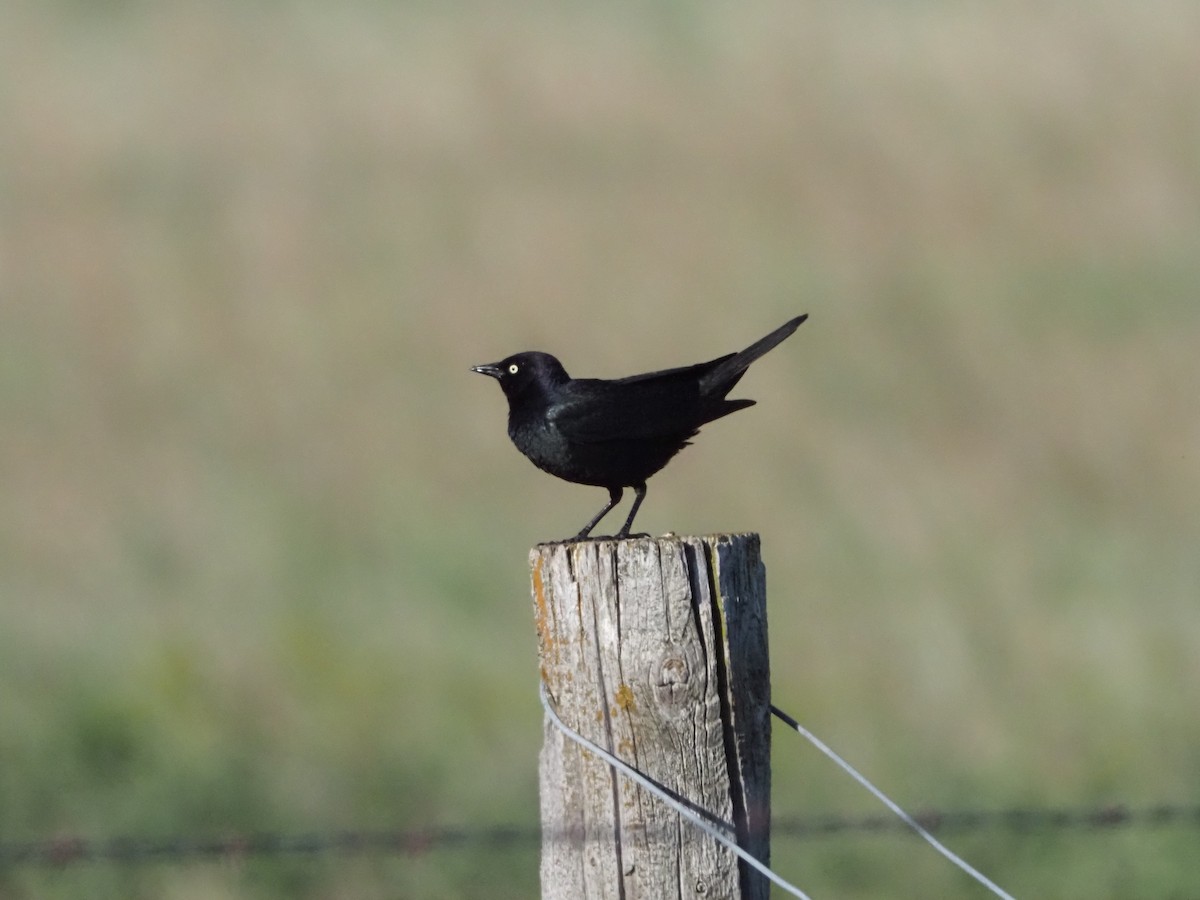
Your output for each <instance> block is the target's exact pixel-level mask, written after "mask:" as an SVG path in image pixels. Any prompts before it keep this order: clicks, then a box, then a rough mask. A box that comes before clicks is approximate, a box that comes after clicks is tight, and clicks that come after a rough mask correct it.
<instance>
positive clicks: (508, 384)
mask: <svg viewBox="0 0 1200 900" xmlns="http://www.w3.org/2000/svg"><path fill="white" fill-rule="evenodd" d="M471 371H472V372H478V373H479V374H480V375H490V376H491V377H492V378H495V379H496V380H497V381H498V382H500V387H501V389H502V390H503V391H504V396H505V397H507V398H508V399H509V400H510V401H511V400H513V399H514V398H516V397H520V396H522V395H525V394H526V393H528V392H530V391H534V392H538V393H542V392H547V391H549V390H550V389H552V388H554V387H555V386H557V385H560V384H563V383H565V382H567V381H570V380H571V376H569V375H568V374H567V371H566V369H564V368H563V367H562V363H560V362H559V361H558V360H557V359H555V358H554V357H553V356H551V355H550V354H549V353H538V352H536V351H530V352H527V353H517V354H515V355H513V356H510V357H508V358H507V359H502V360H500V362H497V363H487V364H486V365H482V366H472V367H471Z"/></svg>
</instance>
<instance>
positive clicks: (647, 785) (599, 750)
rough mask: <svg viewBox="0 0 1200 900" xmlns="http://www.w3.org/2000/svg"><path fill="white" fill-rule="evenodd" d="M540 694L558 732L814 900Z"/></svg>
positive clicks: (787, 887)
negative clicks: (570, 721) (578, 727)
mask: <svg viewBox="0 0 1200 900" xmlns="http://www.w3.org/2000/svg"><path fill="white" fill-rule="evenodd" d="M539 693H540V695H541V698H542V707H543V708H544V709H545V710H546V715H548V716H549V717H550V721H552V722H553V723H554V724H555V725H557V726H558V729H559V730H560V731H561V732H562V733H563V734H565V735H566V736H567V737H569V738H570V739H571V740H573V741H574V742H575V743H577V744H580V745H581V746H583V747H586V748H587V749H588V750H590V751H591V752H592V753H594V754H596V755H597V756H599V757H600V758H601V759H603V760H604V761H605V762H606V763H608V764H609V765H610V766H612V767H613V768H615V769H617V770H618V771H619V772H620V773H621V774H622V775H624V776H625V777H627V778H630V779H632V780H633V781H635V782H637V784H639V785H640V786H641V787H642V788H643V789H644V790H647V791H649V792H650V793H651V794H654V795H655V796H656V797H658V798H659V799H660V800H662V801H663V802H664V803H666V804H667V805H668V806H670V807H671V808H672V809H674V810H675V812H677V813H679V814H680V815H681V816H683V817H684V818H685V819H687V820H688V821H689V822H691V823H692V824H693V825H695V826H696V827H697V828H699V829H700V830H701V831H703V832H705V833H706V834H708V835H709V836H710V837H712V838H714V839H716V840H717V841H718V842H719V843H721V844H723V845H724V846H726V847H728V848H729V849H730V850H732V851H733V852H734V853H736V854H737V855H738V856H740V857H741V858H742V859H744V860H745V861H746V862H747V863H749V864H750V865H751V866H753V867H754V868H755V869H757V870H758V871H759V872H761V873H762V874H763V875H765V876H766V877H767V878H769V879H770V880H771V881H773V882H774V883H775V884H777V885H779V886H780V887H781V888H783V889H784V890H785V891H787V892H788V893H789V894H791V895H792V896H793V897H799V898H801V900H811V898H810V897H809V896H808V894H806V893H804V891H802V890H800V888H798V887H796V886H795V885H794V884H790V883H789V882H787V881H785V880H784V879H783V878H781V877H780V876H778V875H776V874H775V873H774V872H772V871H771V870H770V869H769V868H768V867H767V866H766V865H764V864H763V863H761V862H759V860H757V859H756V858H755V857H754V856H752V855H751V854H749V853H747V852H746V851H745V850H743V849H742V848H741V847H739V846H738V845H737V842H736V841H734V840H733V839H731V838H730V837H728V836H727V835H724V834H722V833H721V832H720V831H719V830H718V829H716V828H714V827H713V826H712V825H711V824H709V823H708V822H706V821H705V820H704V819H703V818H702V817H701V816H700V815H698V814H697V813H696V812H695V811H694V810H692V809H689V808H688V806H687V805H686V804H684V803H681V802H680V801H679V800H677V799H675V798H674V797H672V796H670V795H669V794H666V793H664V792H663V790H662V788H660V787H659V786H658V785H656V784H655V783H654V782H653V781H651V780H650V779H649V778H647V777H646V776H645V775H643V774H642V773H641V772H639V771H638V770H637V769H635V768H633V766H631V765H629V764H628V763H626V762H625V761H624V760H621V759H619V758H618V757H616V756H613V755H612V754H611V753H609V752H608V751H607V750H605V749H604V748H603V747H601V746H600V745H598V744H596V743H594V742H592V741H589V740H588V739H587V738H585V737H584V736H583V735H582V734H580V733H579V732H578V731H575V730H574V729H572V728H571V727H570V726H569V725H567V723H566V722H564V721H563V720H562V719H560V718H559V717H558V712H557V710H555V709H554V706H553V705H552V704H551V703H550V696H549V694H548V693H547V692H546V683H545V682H542V684H541V690H540V691H539Z"/></svg>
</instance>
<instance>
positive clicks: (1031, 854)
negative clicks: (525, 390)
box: [0, 0, 1200, 900]
mask: <svg viewBox="0 0 1200 900" xmlns="http://www.w3.org/2000/svg"><path fill="white" fill-rule="evenodd" d="M1197 46H1200V6H1197V5H1196V4H1195V3H1194V2H1190V0H1143V2H1133V0H1102V2H1099V3H1093V4H1088V5H1086V6H1085V5H1080V4H1076V3H1067V2H1057V0H1051V2H1043V3H1023V2H1008V3H1000V4H968V5H961V4H946V3H939V2H928V3H884V2H866V0H863V2H857V0H856V2H850V3H844V4H836V5H835V4H823V5H822V4H817V5H812V4H808V5H798V4H795V3H791V2H762V3H754V4H747V5H739V6H731V5H725V4H709V3H701V4H682V3H671V2H668V3H659V4H645V3H626V4H615V5H613V4H588V3H577V4H541V3H532V4H523V5H520V6H516V5H502V4H496V3H488V2H477V3H463V4H447V5H436V4H421V3H413V4H381V3H375V2H366V0H351V2H349V3H344V4H340V5H334V4H328V3H311V2H296V0H279V2H271V3H266V2H261V3H253V2H249V3H233V2H230V0H223V2H222V0H218V2H215V3H208V4H198V3H183V2H170V3H160V4H150V3H136V2H108V3H91V2H32V0H14V2H10V3H6V4H5V5H4V6H3V8H2V9H0V120H2V121H3V128H2V130H0V229H2V231H0V491H2V498H3V501H2V504H0V839H4V840H21V839H30V838H35V837H39V836H46V835H53V834H61V833H84V834H87V835H95V836H107V835H114V834H125V833H133V834H148V835H163V834H171V833H176V832H188V833H204V834H213V833H216V834H222V833H228V832H238V831H247V830H252V829H255V828H265V829H281V830H286V831H301V830H307V829H324V828H329V827H391V826H397V827H403V826H419V825H423V824H430V825H439V824H445V825H453V824H466V825H482V824H487V823H490V822H534V821H536V816H537V813H536V750H537V747H538V746H539V744H540V727H539V723H540V711H539V708H538V706H537V700H536V693H535V689H536V688H535V686H536V664H535V643H534V635H533V627H532V617H531V614H530V609H529V602H528V599H527V580H526V579H527V575H526V568H525V565H526V564H525V554H526V551H527V549H528V547H529V546H530V545H531V544H532V543H534V542H536V541H538V540H541V539H547V538H552V537H557V536H561V535H565V534H568V533H572V532H573V531H574V529H577V528H578V527H579V525H580V524H581V523H582V522H583V521H584V520H585V519H586V517H587V516H588V515H590V514H591V513H592V512H593V511H594V509H595V508H598V506H599V504H600V503H601V502H602V500H603V492H602V491H599V490H597V489H592V488H582V487H577V486H570V485H567V484H565V483H561V482H557V481H556V480H554V479H551V478H548V477H546V476H544V475H542V474H540V473H538V472H537V471H535V470H534V469H533V468H532V467H531V466H530V465H529V464H528V463H527V462H526V461H525V460H523V459H522V458H521V457H520V456H519V455H518V454H517V452H516V451H515V450H514V449H513V448H512V447H511V446H510V445H509V444H508V441H507V438H506V436H505V434H504V405H503V401H502V398H501V396H500V393H499V392H498V391H497V390H496V387H495V385H494V384H491V383H489V382H485V381H484V380H483V379H481V378H478V376H474V375H471V374H470V373H469V372H468V371H467V367H468V366H469V365H470V364H472V363H476V362H483V361H489V360H492V359H496V358H499V357H501V356H504V355H506V354H508V353H510V352H513V351H516V350H520V349H531V348H538V349H545V350H549V351H551V352H554V353H556V354H558V355H560V356H561V357H562V358H563V359H564V360H565V361H566V362H567V365H568V368H569V370H570V371H572V373H574V374H578V375H594V376H615V375H621V374H627V373H630V372H634V371H645V370H648V369H651V368H658V367H665V366H671V365H677V364H683V363H689V362H694V361H697V360H700V359H705V358H709V357H712V356H716V355H718V354H721V353H724V352H728V351H731V350H734V349H737V348H740V347H742V346H745V345H746V344H747V343H749V342H750V341H751V340H753V339H755V338H757V337H759V336H761V335H762V334H765V333H766V332H767V331H768V330H769V329H771V328H773V327H774V326H776V325H778V324H779V323H780V322H782V321H783V320H784V319H786V318H787V317H789V316H791V315H794V314H796V313H798V312H805V311H806V312H809V313H810V314H811V316H812V319H811V321H810V322H809V323H808V324H806V325H805V326H804V327H803V328H802V329H801V331H800V332H798V333H797V335H796V336H795V337H794V338H793V339H792V340H790V341H789V342H788V343H787V344H785V345H784V346H783V347H782V348H780V349H779V350H778V351H776V352H775V353H774V354H772V356H771V357H770V358H769V359H768V360H766V361H764V362H763V363H762V364H760V365H759V366H758V367H756V368H755V369H754V371H753V372H752V373H751V375H750V376H749V377H748V378H747V379H746V380H745V382H744V390H743V393H742V395H743V396H752V397H754V398H756V399H757V400H758V401H759V404H760V405H759V406H758V407H756V408H755V409H754V410H751V411H749V412H746V413H742V414H741V415H739V416H738V417H736V418H735V419H730V420H727V421H725V422H721V423H717V424H715V425H713V426H711V427H710V428H708V429H707V430H706V432H705V434H704V435H703V436H702V438H701V439H700V440H699V442H698V446H697V447H695V448H693V449H691V450H688V451H687V452H686V453H684V454H683V455H682V456H681V457H680V458H679V459H678V460H676V462H675V463H673V465H672V466H671V467H670V469H669V470H667V471H665V472H664V473H662V474H661V475H659V476H658V477H656V478H655V479H654V481H653V482H652V484H651V488H652V489H651V492H650V499H649V502H648V503H647V505H646V508H645V510H644V511H643V513H642V514H641V518H640V519H639V524H640V525H641V526H642V527H644V528H646V529H647V530H651V531H665V530H668V529H670V530H675V531H680V532H695V533H702V532H709V531H721V530H739V529H753V530H758V531H760V532H761V533H762V535H763V548H764V549H763V552H764V557H765V559H766V562H767V566H768V570H769V578H770V585H771V616H772V621H771V637H772V653H773V670H774V685H775V688H774V689H775V697H776V701H777V702H778V703H779V704H780V705H781V706H783V707H784V708H785V709H787V710H789V711H790V712H793V713H794V714H796V715H798V716H799V717H800V718H801V719H802V720H804V721H805V722H806V723H807V724H809V725H810V726H811V727H813V728H814V729H815V730H816V731H817V732H818V733H820V734H821V735H822V736H824V737H825V738H826V739H827V740H829V741H830V743H832V744H833V745H834V746H835V747H837V748H839V749H840V750H841V751H843V752H844V753H845V754H846V755H847V756H848V757H850V758H851V759H852V760H854V761H855V762H856V763H857V764H860V765H861V766H862V768H863V770H864V771H865V772H866V773H868V774H869V775H870V776H872V777H874V778H877V779H878V780H879V782H880V783H881V784H882V785H883V786H884V787H885V789H888V790H890V791H891V792H892V793H893V795H894V796H895V797H896V798H897V799H898V800H900V801H901V802H902V803H905V804H908V805H909V806H911V807H913V808H924V807H953V806H985V807H990V806H1010V805H1020V804H1029V805H1039V804H1059V803H1061V804H1083V805H1087V804H1093V803H1104V802H1113V801H1124V802H1130V803H1134V804H1137V803H1141V802H1147V803H1148V802H1156V801H1172V802H1194V801H1196V800H1197V798H1198V797H1200V716H1197V715H1196V710H1197V709H1200V618H1198V614H1197V612H1198V611H1197V600H1198V599H1200V553H1198V552H1197V548H1198V544H1200V465H1198V464H1197V462H1198V461H1197V456H1196V452H1197V442H1198V439H1200V341H1198V339H1200V54H1197V53H1196V47H1197ZM775 756H776V760H775V784H776V790H775V807H776V813H777V814H778V815H784V814H788V813H794V814H805V813H811V812H819V811H824V810H868V809H872V808H873V807H872V805H871V803H870V802H869V800H868V799H867V798H866V797H864V796H862V795H861V794H860V793H859V792H857V791H856V790H854V789H852V788H851V787H850V786H849V785H848V784H847V783H845V782H844V781H843V779H842V778H841V777H840V776H839V775H838V774H837V773H836V772H834V771H833V770H832V769H831V768H830V766H829V765H828V763H825V762H823V761H822V760H821V759H818V758H817V757H816V755H815V754H814V753H813V752H811V751H809V750H806V749H805V748H804V747H802V746H800V744H799V742H798V741H797V740H793V739H789V738H788V736H787V735H786V734H784V733H783V732H779V733H777V736H776V754H775ZM955 846H956V847H957V848H958V849H960V850H961V851H962V852H963V853H964V854H965V855H966V856H967V857H968V858H969V859H971V860H972V861H973V862H974V863H976V864H977V865H978V866H979V867H980V868H982V869H983V870H984V871H986V872H987V873H988V874H989V875H991V876H992V877H994V878H995V879H996V880H997V881H999V882H1000V883H1001V884H1003V885H1004V886H1005V887H1006V888H1007V889H1008V890H1010V891H1012V892H1013V893H1014V894H1016V895H1018V896H1042V897H1069V898H1075V897H1078V898H1084V897H1086V898H1105V897H1111V898H1135V897H1194V896H1197V895H1200V870H1198V869H1197V867H1196V866H1195V863H1194V852H1195V832H1194V831H1186V830H1185V831H1182V832H1177V831H1171V830H1164V831H1129V832H1120V833H1111V834H1086V835H1068V834H1063V835H1049V836H1048V835H1044V834H1039V835H1032V836H1026V837H1018V836H1011V835H1002V834H997V833H990V834H981V835H977V836H969V837H964V838H961V839H959V840H956V841H955ZM774 849H775V861H776V863H777V865H778V866H779V868H780V869H781V870H782V871H783V872H784V874H786V875H787V876H788V877H790V878H792V879H794V880H795V881H797V882H798V883H799V884H801V885H802V886H804V888H805V889H806V890H808V891H810V892H811V893H812V894H813V895H814V896H818V897H820V896H827V897H840V898H858V897H862V898H867V897H881V896H887V897H929V896H967V895H968V894H971V893H972V891H973V890H974V889H973V888H970V887H968V886H967V885H965V884H964V882H963V880H962V879H961V877H960V876H958V875H956V874H954V873H953V871H952V870H950V869H949V867H948V866H946V865H945V864H944V863H942V862H941V861H939V860H937V859H936V858H934V857H933V855H932V854H930V853H927V852H926V851H924V850H921V849H919V848H918V846H917V845H916V844H914V843H912V842H911V841H910V840H907V839H903V838H874V839H858V840H838V841H820V842H808V843H799V842H797V841H794V840H793V841H788V840H785V839H782V838H780V839H777V840H776V841H775V848H774ZM536 859H537V857H536V848H530V849H529V851H528V852H525V853H503V854H501V853H494V852H488V851H483V850H479V849H478V848H474V849H470V850H466V851H446V852H440V853H431V854H429V855H427V856H424V857H422V858H420V859H415V860H414V859H385V860H359V861H345V860H325V861H317V862H312V861H304V862H286V863H279V862H267V863H255V862H249V863H246V864H243V865H232V864H221V865H215V864H213V865H208V864H195V865H189V866H181V867H153V868H150V867H147V868H144V869H122V868H119V867H108V866H91V867H79V868H74V869H68V870H66V871H63V872H37V871H32V870H17V871H9V872H0V897H4V898H27V897H63V898H66V897H89V898H104V897H113V898H117V897H120V898H131V897H132V898H137V897H147V898H149V897H156V898H158V897H162V898H181V900H182V898H199V897H204V898H212V897H230V898H275V897H299V898H335V897H337V898H342V897H344V898H349V897H354V898H372V897H379V898H384V897H423V898H440V897H446V898H452V897H514V898H516V897H529V896H533V895H535V894H536V891H537V865H536Z"/></svg>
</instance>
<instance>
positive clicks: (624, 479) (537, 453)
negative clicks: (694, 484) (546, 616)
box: [472, 315, 808, 539]
mask: <svg viewBox="0 0 1200 900" xmlns="http://www.w3.org/2000/svg"><path fill="white" fill-rule="evenodd" d="M807 318H808V316H807V315H803V316H797V317H796V318H794V319H792V320H790V321H788V322H786V323H785V324H783V325H781V326H780V327H779V328H777V329H775V330H774V331H772V332H771V333H770V334H768V335H767V336H766V337H764V338H762V339H761V340H759V341H756V342H755V343H754V344H751V345H750V346H749V347H747V348H746V349H745V350H742V351H741V352H740V353H730V354H728V355H726V356H721V357H718V358H717V359H713V360H710V361H708V362H703V363H698V364H696V365H693V366H683V367H681V368H678V369H666V370H663V371H661V372H647V373H646V374H644V375H631V376H629V377H628V378H617V379H612V380H603V379H598V378H571V377H570V376H569V375H568V374H567V372H566V370H565V369H564V368H563V367H562V364H561V363H560V362H559V361H558V360H557V359H555V358H554V357H553V356H551V355H550V354H548V353H539V352H536V351H530V352H525V353H517V354H515V355H514V356H510V357H508V358H507V359H503V360H501V361H500V362H498V363H489V364H487V365H482V366H475V367H473V369H472V371H475V372H479V373H480V374H482V375H490V376H491V377H493V378H495V379H496V380H497V381H499V382H500V387H501V388H502V389H503V390H504V395H505V397H507V398H508V435H509V437H510V438H512V442H513V443H514V444H516V446H517V449H518V450H520V451H521V452H522V453H524V454H525V455H526V456H527V457H529V459H530V460H531V461H532V462H533V464H534V465H536V466H537V467H538V468H539V469H542V470H543V471H546V472H549V473H550V474H551V475H557V476H558V477H559V478H562V479H565V480H566V481H574V482H576V483H578V484H592V485H596V486H598V487H604V488H608V493H609V502H608V504H607V505H606V506H605V507H604V508H603V509H602V510H600V512H599V513H597V514H596V515H595V516H594V517H593V518H592V519H591V521H589V522H588V523H587V524H586V525H585V526H584V527H583V529H582V530H581V531H580V532H579V534H578V535H576V539H579V538H585V537H587V536H588V534H589V533H590V532H591V530H592V529H593V528H594V527H595V526H596V523H597V522H599V521H600V519H602V518H603V517H604V516H605V514H607V513H608V511H609V510H611V509H612V508H613V507H614V506H616V505H617V503H618V502H620V500H621V497H622V495H623V493H624V491H623V489H624V488H626V487H632V488H633V489H634V490H635V491H636V494H637V496H636V498H635V500H634V502H633V507H632V509H630V511H629V517H628V518H627V519H626V520H625V524H624V525H623V526H622V528H621V530H620V531H619V532H618V533H617V535H616V536H617V537H618V538H621V537H627V536H628V534H629V529H630V527H631V526H632V525H633V517H634V516H635V515H636V514H637V511H638V507H639V506H641V503H642V500H643V499H644V498H645V496H646V479H648V478H649V477H650V476H651V475H653V474H654V473H655V472H657V471H658V470H659V469H661V468H662V467H663V466H665V465H666V464H667V463H668V462H669V461H670V459H671V457H673V456H674V455H675V454H676V453H678V452H679V451H680V450H682V449H683V448H684V447H686V446H687V444H688V442H689V438H692V437H694V436H695V435H696V434H697V432H698V431H699V429H700V426H701V425H704V424H705V423H707V422H711V421H713V420H714V419H719V418H721V417H722V416H727V415H729V414H730V413H732V412H737V411H738V410H739V409H745V408H746V407H747V406H753V405H754V401H753V400H727V399H725V395H726V394H728V393H729V391H730V390H732V389H733V386H734V385H736V384H737V383H738V380H739V379H741V377H742V375H744V374H745V373H746V369H747V368H748V367H749V366H750V364H751V363H753V362H754V361H755V360H756V359H758V358H759V357H760V356H762V355H763V354H764V353H767V352H768V351H770V350H771V349H773V348H774V347H775V346H776V345H778V344H779V342H780V341H782V340H784V339H785V338H787V337H788V336H790V335H791V334H792V332H794V331H795V330H796V329H797V328H798V327H800V323H801V322H803V321H804V320H805V319H807Z"/></svg>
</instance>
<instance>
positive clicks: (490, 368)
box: [471, 363, 504, 378]
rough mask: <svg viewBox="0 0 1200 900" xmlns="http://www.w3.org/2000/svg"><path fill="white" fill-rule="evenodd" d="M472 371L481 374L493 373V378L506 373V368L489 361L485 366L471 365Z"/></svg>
mask: <svg viewBox="0 0 1200 900" xmlns="http://www.w3.org/2000/svg"><path fill="white" fill-rule="evenodd" d="M471 371H472V372H478V373H479V374H480V375H491V376H492V377H493V378H499V377H500V376H501V375H503V374H504V370H503V369H502V368H500V366H498V365H497V364H496V363H488V364H486V365H483V366H471Z"/></svg>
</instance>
